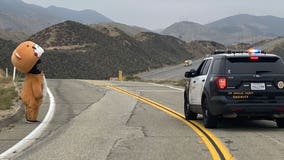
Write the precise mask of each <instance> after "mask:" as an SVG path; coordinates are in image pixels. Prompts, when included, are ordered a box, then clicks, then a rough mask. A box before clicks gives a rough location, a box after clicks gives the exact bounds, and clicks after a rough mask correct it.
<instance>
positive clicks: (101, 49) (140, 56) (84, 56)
mask: <svg viewBox="0 0 284 160" xmlns="http://www.w3.org/2000/svg"><path fill="white" fill-rule="evenodd" d="M102 30H103V31H102ZM113 32H115V36H113V35H114V33H113ZM142 34H143V36H146V37H149V38H148V39H147V40H145V41H140V40H139V35H138V36H136V37H135V38H133V37H130V36H128V35H127V34H125V33H124V32H123V31H121V30H119V29H117V28H109V27H106V28H101V29H100V30H96V29H94V28H91V27H89V26H86V25H83V24H80V23H77V22H72V21H66V22H64V23H60V24H57V25H54V26H51V27H49V28H47V29H45V30H42V31H41V32H39V33H37V34H35V35H33V36H31V37H30V38H29V39H30V40H33V41H35V42H36V43H38V44H39V45H41V46H43V47H44V48H45V49H46V52H45V53H44V54H43V56H42V68H43V70H44V72H45V74H46V76H47V77H48V78H82V79H108V78H109V77H117V72H118V70H122V71H123V73H124V74H127V75H131V74H134V73H138V72H141V71H145V70H148V69H152V68H158V67H162V66H164V65H173V64H178V63H182V62H183V61H184V59H187V58H189V57H192V53H191V52H190V51H189V50H187V47H186V44H185V42H183V41H181V40H179V39H177V38H174V37H170V36H162V35H158V34H153V33H142ZM140 36H141V35H140ZM74 45H76V47H74ZM62 46H66V47H65V49H62ZM67 46H69V47H70V46H73V47H71V48H69V49H68V47H67ZM60 48H61V49H60Z"/></svg>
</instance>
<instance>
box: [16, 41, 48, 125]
mask: <svg viewBox="0 0 284 160" xmlns="http://www.w3.org/2000/svg"><path fill="white" fill-rule="evenodd" d="M43 52H44V50H43V49H42V48H41V47H40V46H39V45H37V44H35V43H34V42H32V41H25V42H22V43H21V44H20V45H19V46H18V47H17V48H16V49H15V50H14V52H13V53H12V57H11V60H12V63H13V65H14V66H15V67H16V68H17V70H19V71H20V72H22V73H24V74H25V80H24V84H23V88H22V91H21V100H22V101H23V103H24V104H25V115H26V120H27V121H30V122H37V116H38V112H39V107H40V105H41V104H42V99H43V94H44V93H43V89H44V85H45V84H44V82H45V78H44V74H43V73H42V72H41V71H40V70H39V69H38V68H37V64H39V63H40V59H39V58H40V56H41V55H42V54H43Z"/></svg>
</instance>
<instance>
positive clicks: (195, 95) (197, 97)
mask: <svg viewBox="0 0 284 160" xmlns="http://www.w3.org/2000/svg"><path fill="white" fill-rule="evenodd" d="M211 61H212V59H205V60H204V61H203V62H202V63H201V64H200V66H199V67H198V69H197V75H196V76H195V77H192V78H191V80H190V85H189V90H190V93H189V94H190V95H189V97H190V104H193V105H201V96H202V92H203V87H204V84H205V81H206V78H207V75H208V70H209V67H210V65H211Z"/></svg>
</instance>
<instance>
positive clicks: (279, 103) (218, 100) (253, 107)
mask: <svg viewBox="0 0 284 160" xmlns="http://www.w3.org/2000/svg"><path fill="white" fill-rule="evenodd" d="M209 110H210V112H211V114H212V115H224V114H230V113H236V114H237V115H238V116H250V117H260V116H262V117H273V116H277V115H278V114H284V100H273V101H271V100H261V101H260V100H258V101H252V100H230V99H227V98H226V97H225V96H215V97H212V98H211V99H210V100H209Z"/></svg>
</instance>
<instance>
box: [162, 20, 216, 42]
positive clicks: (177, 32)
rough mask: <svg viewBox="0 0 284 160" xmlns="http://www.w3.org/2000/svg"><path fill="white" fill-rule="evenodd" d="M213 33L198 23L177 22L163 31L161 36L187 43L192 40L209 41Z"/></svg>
mask: <svg viewBox="0 0 284 160" xmlns="http://www.w3.org/2000/svg"><path fill="white" fill-rule="evenodd" d="M214 33H215V32H214V31H213V32H212V30H210V29H209V28H207V27H206V26H203V25H201V24H198V23H194V22H186V21H182V22H178V23H174V24H173V25H171V26H169V27H167V28H166V29H164V30H163V31H162V32H161V34H164V35H170V36H174V37H177V38H179V39H181V40H185V41H187V42H189V41H192V40H207V39H210V36H209V35H210V34H214Z"/></svg>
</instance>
